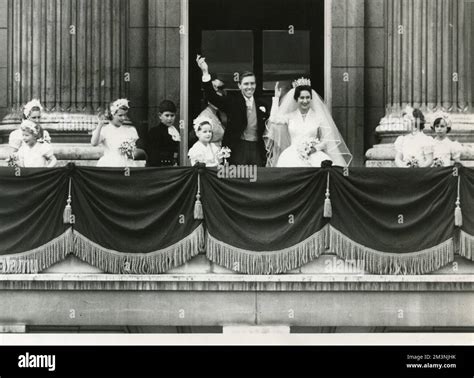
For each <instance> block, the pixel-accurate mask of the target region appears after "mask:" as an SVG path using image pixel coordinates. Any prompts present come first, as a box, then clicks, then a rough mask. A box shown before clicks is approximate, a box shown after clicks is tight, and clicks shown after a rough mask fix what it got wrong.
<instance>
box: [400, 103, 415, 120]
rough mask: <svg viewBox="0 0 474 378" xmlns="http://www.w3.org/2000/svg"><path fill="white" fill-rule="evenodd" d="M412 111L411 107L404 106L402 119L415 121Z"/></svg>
mask: <svg viewBox="0 0 474 378" xmlns="http://www.w3.org/2000/svg"><path fill="white" fill-rule="evenodd" d="M414 111H415V109H413V107H412V106H410V105H407V106H405V108H404V109H403V111H402V116H403V118H408V119H415V117H414V116H413V112H414Z"/></svg>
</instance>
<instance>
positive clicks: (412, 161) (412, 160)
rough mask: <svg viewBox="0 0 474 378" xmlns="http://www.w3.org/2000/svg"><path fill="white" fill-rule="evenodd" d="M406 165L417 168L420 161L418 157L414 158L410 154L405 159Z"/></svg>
mask: <svg viewBox="0 0 474 378" xmlns="http://www.w3.org/2000/svg"><path fill="white" fill-rule="evenodd" d="M407 166H408V167H410V168H419V167H420V162H419V161H418V159H416V158H415V157H414V156H412V157H411V158H410V159H408V161H407Z"/></svg>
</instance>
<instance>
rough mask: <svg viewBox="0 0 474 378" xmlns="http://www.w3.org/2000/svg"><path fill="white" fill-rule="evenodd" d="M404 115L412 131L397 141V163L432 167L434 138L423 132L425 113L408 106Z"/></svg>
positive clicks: (406, 165)
mask: <svg viewBox="0 0 474 378" xmlns="http://www.w3.org/2000/svg"><path fill="white" fill-rule="evenodd" d="M403 117H404V121H405V122H406V123H407V124H408V125H409V127H410V128H411V131H410V133H408V134H406V135H401V136H399V137H398V138H397V140H396V141H395V151H396V155H395V165H396V166H397V167H399V168H409V167H411V168H417V167H420V168H424V167H430V166H431V164H432V163H433V138H431V137H430V136H428V135H426V134H425V133H424V132H423V129H424V127H425V117H424V115H423V113H422V112H421V111H420V110H419V109H413V108H412V107H410V106H407V107H406V108H405V111H404V114H403Z"/></svg>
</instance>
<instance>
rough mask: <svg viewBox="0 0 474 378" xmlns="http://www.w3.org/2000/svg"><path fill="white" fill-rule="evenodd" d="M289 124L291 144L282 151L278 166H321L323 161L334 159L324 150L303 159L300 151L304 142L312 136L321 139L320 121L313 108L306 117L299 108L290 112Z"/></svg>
mask: <svg viewBox="0 0 474 378" xmlns="http://www.w3.org/2000/svg"><path fill="white" fill-rule="evenodd" d="M287 125H288V126H287V127H288V133H289V135H290V141H291V144H290V146H289V147H288V148H286V149H285V150H283V152H282V153H281V155H280V157H279V158H278V162H277V164H276V166H277V167H321V162H322V161H324V160H332V159H331V158H330V157H329V155H328V154H326V153H324V152H323V151H316V152H314V153H312V154H311V155H309V157H308V159H303V158H302V157H301V154H300V153H299V151H298V149H299V148H300V147H301V145H302V144H303V143H304V142H306V141H308V140H310V139H312V138H318V139H319V135H320V121H318V119H317V115H316V113H315V112H314V111H313V110H312V109H309V111H308V113H307V114H306V117H303V115H302V114H301V112H300V111H299V110H296V111H294V112H293V113H291V114H289V115H288V123H287ZM281 127H285V126H284V125H281Z"/></svg>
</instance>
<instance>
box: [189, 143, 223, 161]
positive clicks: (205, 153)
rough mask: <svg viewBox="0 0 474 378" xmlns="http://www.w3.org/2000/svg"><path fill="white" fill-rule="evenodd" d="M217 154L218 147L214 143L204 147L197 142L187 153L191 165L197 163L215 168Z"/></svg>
mask: <svg viewBox="0 0 474 378" xmlns="http://www.w3.org/2000/svg"><path fill="white" fill-rule="evenodd" d="M217 152H219V147H218V146H217V145H216V144H215V143H209V144H208V145H207V146H205V145H204V144H203V143H202V142H200V141H197V142H196V143H194V145H193V146H192V147H191V149H190V150H189V151H188V157H189V160H191V165H194V164H196V163H197V162H199V163H204V164H206V167H217V166H218V165H219V159H218V158H217Z"/></svg>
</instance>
